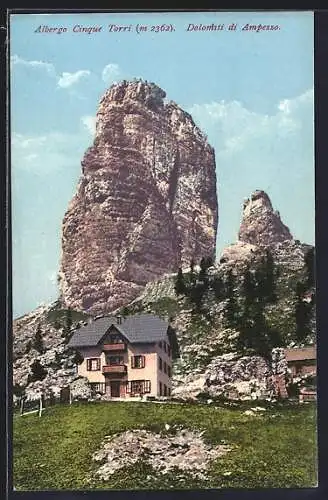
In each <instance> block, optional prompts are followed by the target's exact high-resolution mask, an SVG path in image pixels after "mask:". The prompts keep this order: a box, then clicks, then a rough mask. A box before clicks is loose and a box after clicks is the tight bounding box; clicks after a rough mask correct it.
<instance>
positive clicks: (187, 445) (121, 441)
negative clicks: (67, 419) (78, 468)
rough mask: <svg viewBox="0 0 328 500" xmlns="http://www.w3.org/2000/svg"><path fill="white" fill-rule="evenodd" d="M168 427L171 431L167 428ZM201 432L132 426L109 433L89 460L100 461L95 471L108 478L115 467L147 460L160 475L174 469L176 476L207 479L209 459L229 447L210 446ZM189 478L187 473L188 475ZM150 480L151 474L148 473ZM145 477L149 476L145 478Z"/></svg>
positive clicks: (224, 451)
mask: <svg viewBox="0 0 328 500" xmlns="http://www.w3.org/2000/svg"><path fill="white" fill-rule="evenodd" d="M166 429H167V430H168V431H169V430H171V434H170V433H168V432H167V431H166ZM203 433H204V432H203V431H196V430H189V429H183V428H171V426H170V425H168V424H167V425H166V428H165V429H164V428H163V430H162V432H161V433H160V434H159V433H153V432H150V431H148V430H145V429H133V430H128V431H126V432H123V433H121V434H115V435H113V436H108V438H107V439H106V440H105V441H104V442H103V443H102V447H101V449H100V450H99V451H97V452H95V453H94V454H93V456H92V459H93V460H94V461H95V462H103V465H101V466H100V468H99V469H98V470H96V472H95V475H96V477H97V478H100V479H103V480H107V479H108V478H109V477H110V476H111V475H113V474H115V473H116V472H117V471H118V470H120V469H122V468H124V467H127V466H130V467H131V466H133V465H134V464H136V463H137V462H138V461H139V460H146V462H147V465H148V466H150V468H151V470H154V471H155V472H156V473H159V474H167V473H168V472H172V471H175V472H176V471H177V469H178V473H179V475H180V476H181V475H183V474H187V475H188V474H192V476H193V477H197V478H199V479H207V473H208V469H209V466H210V464H211V462H212V461H213V460H215V459H218V458H220V457H222V456H224V455H225V454H226V453H228V452H229V451H231V450H232V447H231V446H229V445H226V444H219V445H216V446H211V445H210V444H208V443H206V442H205V440H204V439H203V437H202V436H203ZM187 477H188V476H187ZM149 478H150V479H152V480H153V477H152V476H149ZM147 479H148V477H147Z"/></svg>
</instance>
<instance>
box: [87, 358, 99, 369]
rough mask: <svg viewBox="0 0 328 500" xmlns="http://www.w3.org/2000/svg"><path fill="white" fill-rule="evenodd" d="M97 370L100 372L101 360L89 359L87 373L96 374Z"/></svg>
mask: <svg viewBox="0 0 328 500" xmlns="http://www.w3.org/2000/svg"><path fill="white" fill-rule="evenodd" d="M97 370H100V359H99V358H89V359H87V371H88V372H95V371H97Z"/></svg>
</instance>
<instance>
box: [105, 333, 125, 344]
mask: <svg viewBox="0 0 328 500" xmlns="http://www.w3.org/2000/svg"><path fill="white" fill-rule="evenodd" d="M123 342H124V341H123V338H122V337H121V335H119V334H116V333H112V334H111V335H109V337H108V343H109V344H122V343H123Z"/></svg>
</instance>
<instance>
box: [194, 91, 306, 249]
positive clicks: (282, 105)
mask: <svg viewBox="0 0 328 500" xmlns="http://www.w3.org/2000/svg"><path fill="white" fill-rule="evenodd" d="M313 95H314V93H313V89H310V90H307V91H306V92H304V93H303V94H301V95H299V96H296V97H294V98H288V99H283V100H281V101H280V102H277V105H276V110H275V112H273V113H272V114H270V115H269V114H264V113H263V114H261V113H255V112H253V111H251V110H249V109H247V108H246V107H245V106H243V104H242V103H240V102H237V101H230V102H226V101H218V102H212V103H207V104H195V105H194V106H192V107H191V109H189V110H188V111H189V112H190V113H191V115H192V116H193V118H194V120H195V122H196V123H197V124H198V125H199V126H200V128H201V129H202V130H203V131H205V132H206V133H207V135H208V139H209V142H210V144H211V145H212V146H213V147H214V149H215V157H216V164H217V172H218V186H219V205H220V220H221V222H220V225H221V231H222V233H221V234H223V233H224V234H225V238H226V239H225V240H220V241H219V246H220V248H223V247H224V245H226V244H229V243H231V242H232V241H235V240H236V237H237V231H238V227H239V223H240V216H241V212H240V210H241V208H240V207H241V202H242V200H243V198H245V197H246V196H249V194H250V193H251V192H252V191H254V190H255V189H264V190H265V191H267V192H268V194H269V195H270V196H271V198H272V202H273V203H274V205H275V206H276V207H277V209H278V210H279V211H280V212H281V214H282V217H283V220H284V222H285V223H286V224H287V225H288V226H289V227H290V229H291V231H292V233H293V234H294V236H295V237H296V238H298V239H300V240H301V241H308V242H310V238H311V237H312V236H311V228H312V227H314V222H313V211H314V105H313V101H314V99H313ZM300 214H302V215H301V216H300ZM222 228H223V229H222ZM219 235H220V227H219ZM309 235H310V236H309Z"/></svg>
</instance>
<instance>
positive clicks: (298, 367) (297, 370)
mask: <svg viewBox="0 0 328 500" xmlns="http://www.w3.org/2000/svg"><path fill="white" fill-rule="evenodd" d="M302 368H303V366H302V363H296V365H295V373H296V375H300V374H301V373H302V371H303V370H302Z"/></svg>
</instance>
